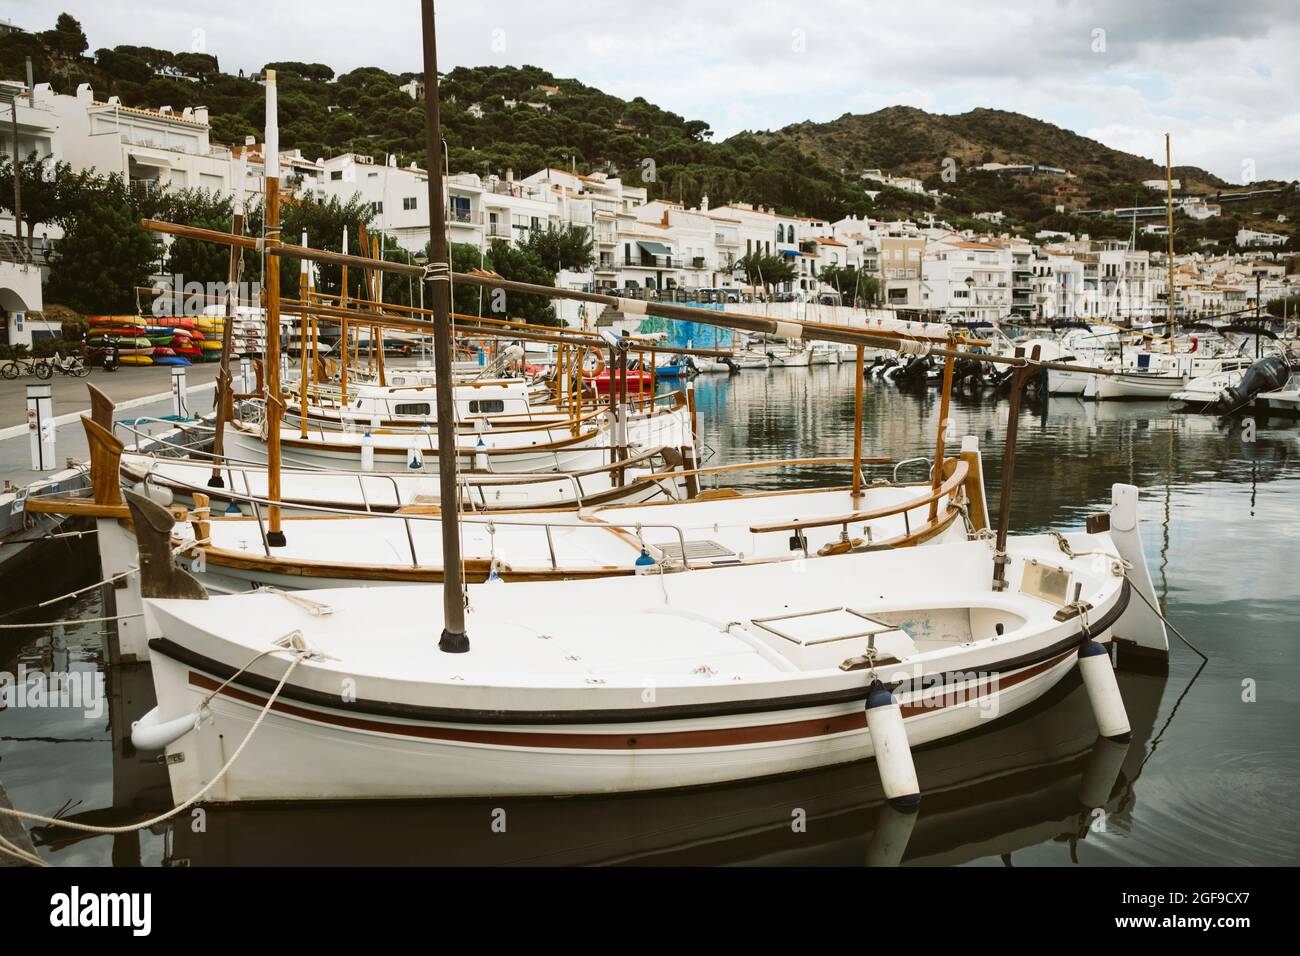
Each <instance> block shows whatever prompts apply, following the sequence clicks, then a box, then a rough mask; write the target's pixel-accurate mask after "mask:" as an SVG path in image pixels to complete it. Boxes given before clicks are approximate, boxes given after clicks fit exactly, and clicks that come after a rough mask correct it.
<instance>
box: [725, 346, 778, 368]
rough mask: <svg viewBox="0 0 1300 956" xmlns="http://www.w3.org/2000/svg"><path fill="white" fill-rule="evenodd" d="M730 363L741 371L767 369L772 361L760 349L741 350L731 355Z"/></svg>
mask: <svg viewBox="0 0 1300 956" xmlns="http://www.w3.org/2000/svg"><path fill="white" fill-rule="evenodd" d="M731 358H732V361H734V362H735V363H736V365H737V366H738V367H739V368H741V369H747V368H750V369H753V368H769V367H771V364H772V360H771V359H769V358H768V357H767V353H766V352H764V351H762V350H760V349H743V350H741V351H739V352H736V353H735V354H734V355H732V357H731Z"/></svg>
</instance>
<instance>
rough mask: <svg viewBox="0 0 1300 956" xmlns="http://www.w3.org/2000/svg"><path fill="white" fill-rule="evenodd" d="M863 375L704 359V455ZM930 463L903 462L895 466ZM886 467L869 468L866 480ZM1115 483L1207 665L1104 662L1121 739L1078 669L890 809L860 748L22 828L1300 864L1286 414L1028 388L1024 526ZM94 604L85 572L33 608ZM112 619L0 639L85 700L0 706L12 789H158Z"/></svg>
mask: <svg viewBox="0 0 1300 956" xmlns="http://www.w3.org/2000/svg"><path fill="white" fill-rule="evenodd" d="M853 386H854V375H853V369H852V367H851V366H849V365H842V366H838V367H836V366H818V367H814V368H812V369H777V370H771V371H753V370H746V371H745V372H743V373H741V374H739V375H733V376H725V375H704V376H701V377H699V378H698V379H697V380H696V386H695V387H696V404H697V408H698V412H699V427H700V432H701V441H702V444H703V446H704V452H705V456H706V461H705V462H704V464H725V463H733V462H740V461H749V460H763V459H774V458H808V457H817V456H840V455H848V454H850V453H851V451H852V447H853V435H852V432H853V420H854V416H853V393H854V387H853ZM1006 414H1007V401H1006V399H1005V398H996V397H994V396H992V395H991V394H988V393H984V394H979V395H960V394H958V395H955V396H954V398H953V403H952V408H951V410H950V415H949V418H950V422H949V428H948V435H949V436H950V445H949V448H950V450H955V447H956V443H957V442H958V441H959V440H960V438H961V437H962V436H965V435H973V436H975V437H977V438H978V439H979V442H980V446H981V448H982V450H983V451H984V453H985V468H986V479H987V483H988V489H989V493H990V498H991V501H992V503H993V504H994V505H996V501H997V494H998V491H999V488H1000V480H1001V477H1000V475H1001V455H1002V450H1003V445H1002V442H1003V437H1004V435H1005V431H1006V428H1005V426H1006ZM938 419H939V400H938V394H937V391H930V392H926V393H922V394H905V393H900V392H898V391H897V390H895V389H894V388H892V387H891V386H888V385H884V384H880V383H875V382H868V383H867V386H866V389H865V416H864V428H865V431H864V441H863V450H864V454H866V455H889V456H892V458H893V460H894V461H895V462H905V461H906V460H907V459H913V458H918V457H919V458H932V457H933V455H934V436H935V431H936V428H937V427H938V426H939V420H938ZM927 467H928V466H927V464H926V463H923V462H912V463H906V464H903V465H902V466H901V467H900V469H899V471H898V477H899V478H900V479H907V480H920V478H921V477H922V476H923V475H924V474H925V470H926V468H927ZM893 469H894V465H892V464H890V465H873V466H870V468H869V469H868V471H867V477H868V480H870V479H872V478H878V477H882V478H888V477H890V476H891V475H892V474H893ZM847 475H848V470H847V468H846V467H836V466H829V465H827V466H818V467H814V468H790V469H781V470H778V469H769V470H761V471H757V472H754V473H752V474H744V473H742V474H740V475H735V476H724V477H725V478H726V479H727V483H728V484H731V485H733V486H737V487H745V488H764V489H772V488H789V487H796V486H800V485H813V484H829V483H841V484H842V483H845V482H846V481H847ZM1115 482H1128V483H1132V484H1135V485H1137V486H1138V487H1139V488H1140V489H1141V495H1142V499H1141V506H1140V514H1141V517H1142V519H1143V526H1142V535H1143V541H1144V545H1145V548H1146V552H1147V560H1148V564H1149V566H1150V569H1151V574H1152V578H1153V579H1154V582H1155V587H1156V593H1157V596H1158V598H1159V600H1160V602H1161V604H1162V606H1163V607H1164V609H1165V611H1166V613H1167V615H1168V617H1169V620H1170V621H1171V622H1172V623H1173V624H1174V625H1175V626H1176V627H1177V628H1178V630H1179V631H1181V633H1182V635H1183V636H1184V637H1185V638H1186V640H1187V641H1189V642H1190V643H1191V644H1193V645H1195V647H1196V648H1198V649H1199V650H1200V651H1201V652H1203V653H1204V654H1205V655H1206V657H1208V662H1203V661H1202V659H1201V657H1200V656H1198V655H1197V653H1196V652H1195V651H1194V650H1192V648H1191V647H1189V646H1188V645H1187V644H1186V643H1184V642H1183V641H1182V640H1180V639H1179V638H1178V637H1176V636H1175V635H1173V634H1172V633H1171V635H1170V643H1171V656H1170V662H1169V670H1168V674H1167V675H1146V674H1133V673H1122V674H1120V687H1121V690H1122V692H1123V694H1124V698H1125V702H1126V705H1127V707H1128V711H1129V717H1130V721H1131V723H1132V726H1133V740H1132V742H1131V743H1130V744H1128V745H1127V746H1124V745H1114V744H1109V743H1108V742H1098V740H1097V737H1096V728H1095V724H1094V722H1093V718H1092V715H1091V712H1090V710H1089V707H1088V703H1087V699H1086V695H1085V693H1084V690H1083V687H1082V685H1081V683H1080V682H1079V680H1078V677H1077V675H1076V676H1071V677H1070V678H1069V679H1067V680H1066V681H1065V682H1063V684H1062V685H1061V686H1059V687H1058V688H1057V689H1056V690H1055V691H1053V692H1052V693H1051V694H1049V695H1047V696H1046V697H1045V698H1043V699H1042V700H1041V701H1040V702H1039V703H1038V704H1036V705H1034V706H1033V707H1030V708H1028V709H1026V710H1025V711H1022V712H1020V713H1018V714H1016V715H1015V716H1013V717H1011V718H1009V719H1007V720H1005V721H999V722H997V723H996V724H995V725H994V726H993V728H992V729H991V730H989V731H982V732H979V733H976V734H973V735H970V736H967V737H965V738H962V739H958V740H954V741H949V742H945V743H943V744H940V745H936V746H931V747H927V748H922V749H920V750H919V751H918V752H917V754H916V764H917V772H918V776H919V778H920V782H921V786H922V790H923V792H924V794H925V796H924V799H923V800H922V804H921V808H920V810H919V812H918V813H917V814H915V815H911V816H905V815H899V814H896V813H894V812H892V811H891V810H890V809H889V808H888V806H887V805H885V804H884V803H883V801H882V797H881V793H880V789H879V783H878V780H877V774H876V773H875V770H874V768H873V767H871V766H870V765H863V764H857V765H849V766H843V767H837V768H833V769H830V770H825V771H819V772H816V773H809V774H801V775H795V776H789V777H783V778H778V779H769V780H760V781H755V782H750V783H746V784H737V785H732V786H724V787H713V788H707V789H702V790H692V791H680V792H670V793H650V794H641V795H630V796H618V797H582V798H568V799H562V800H561V799H529V800H506V801H502V800H494V799H491V798H484V799H475V800H457V801H450V802H441V803H401V804H384V805H382V806H377V805H327V806H317V805H310V806H302V805H298V806H266V807H262V806H258V807H252V808H240V809H237V810H231V809H222V808H220V807H207V808H201V809H199V810H196V811H186V812H184V813H182V814H180V815H179V816H177V817H175V818H173V819H172V820H170V821H168V822H166V823H164V824H159V825H157V826H155V827H154V828H152V829H148V830H145V831H142V832H140V833H131V834H125V835H103V836H101V835H90V834H83V833H75V832H72V831H69V830H63V829H57V828H37V829H36V830H34V831H33V832H32V839H33V842H34V843H35V845H36V847H37V849H38V852H39V853H40V854H41V855H42V856H43V857H44V858H45V859H46V860H47V861H49V862H50V863H52V864H55V865H119V866H135V865H145V866H211V865H276V864H330V865H349V864H398V865H401V864H416V865H427V864H454V865H461V864H468V865H474V864H526V865H528V864H531V865H549V864H640V865H674V864H676V865H682V864H686V865H689V864H742V865H743V864H750V865H763V864H788V865H804V864H808V865H821V864H829V865H855V864H866V863H878V862H902V863H903V864H904V865H935V864H964V865H985V866H1008V865H1014V866H1049V865H1055V866H1070V865H1080V866H1105V865H1118V864H1127V865H1168V866H1197V865H1242V864H1291V865H1295V864H1297V863H1300V807H1297V804H1296V801H1295V800H1294V799H1293V798H1292V795H1293V793H1294V790H1295V786H1296V783H1297V780H1300V743H1298V742H1297V738H1296V734H1295V725H1296V715H1297V713H1298V712H1300V710H1298V708H1300V658H1298V657H1297V656H1296V655H1295V654H1294V653H1292V652H1293V650H1294V648H1295V643H1296V641H1297V638H1300V627H1298V626H1297V621H1300V562H1297V560H1296V551H1295V548H1296V541H1297V540H1300V508H1298V507H1297V505H1296V502H1297V498H1298V497H1300V429H1297V427H1296V425H1295V424H1294V423H1286V422H1270V421H1252V420H1247V421H1236V422H1222V421H1218V420H1216V419H1213V418H1210V417H1204V416H1190V415H1180V414H1176V413H1173V412H1171V411H1169V410H1168V409H1167V408H1166V407H1165V406H1164V405H1163V404H1152V403H1100V404H1098V403H1091V402H1089V403H1084V402H1082V401H1079V400H1077V399H1073V398H1067V399H1051V400H1049V401H1047V402H1046V403H1045V404H1042V403H1038V402H1027V403H1026V404H1025V405H1024V406H1023V408H1022V412H1021V420H1020V429H1019V446H1018V457H1017V464H1016V473H1015V480H1014V496H1013V498H1012V508H1011V528H1012V530H1013V532H1038V531H1043V530H1046V529H1059V530H1074V529H1078V528H1081V527H1082V525H1083V521H1084V518H1085V516H1086V515H1088V514H1092V513H1096V512H1098V511H1101V510H1103V509H1104V508H1105V507H1106V506H1107V505H1108V504H1109V501H1110V487H1111V485H1112V484H1113V483H1115ZM706 486H707V485H706ZM69 547H70V548H71V547H73V546H72V545H69ZM81 547H93V544H91V543H90V542H87V543H86V544H84V545H81ZM72 560H73V557H72V556H70V557H69V561H70V562H71V561H72ZM832 560H833V559H832ZM82 565H83V567H82V569H81V570H80V571H79V576H74V579H73V580H72V581H71V583H70V584H67V585H66V586H62V585H61V587H62V590H68V589H70V588H72V587H77V586H79V585H85V584H89V583H91V582H93V581H94V580H95V577H96V575H95V574H94V573H93V571H91V570H90V569H91V568H93V567H94V562H93V561H90V562H84V561H83V562H82ZM701 573H707V572H701ZM864 583H865V582H864ZM2 584H3V589H4V593H5V594H6V599H5V600H6V610H8V609H9V608H13V607H19V606H22V605H23V604H24V603H30V602H34V601H35V600H38V599H39V594H38V589H37V588H36V587H35V585H34V583H33V582H30V581H8V582H2ZM934 584H935V586H936V587H939V588H941V587H942V582H938V581H936V582H934ZM51 593H56V592H51ZM845 602H846V604H851V603H852V596H851V595H846V597H845ZM102 614H103V610H102V608H101V607H100V604H99V597H98V594H97V592H94V591H92V592H88V593H87V594H86V595H84V596H83V597H81V598H79V599H77V600H76V601H72V602H65V603H64V604H62V605H56V606H54V607H51V608H42V609H39V610H33V611H31V612H29V613H27V615H26V617H27V619H29V620H49V619H52V618H55V617H79V618H80V619H82V620H86V619H91V618H96V617H99V616H101V615H102ZM21 619H22V618H21V617H14V616H9V617H6V618H5V619H4V621H3V622H0V623H6V624H12V623H14V622H15V621H18V620H21ZM107 626H108V625H106V624H105V623H103V622H96V621H87V622H86V623H79V624H72V625H69V626H67V627H64V628H59V629H57V630H55V631H53V632H51V631H50V630H34V629H13V628H9V629H4V630H0V672H4V673H5V674H8V675H14V676H17V675H19V674H21V673H24V672H25V673H28V674H30V673H34V672H38V671H43V672H46V673H51V672H59V673H68V672H70V673H72V674H73V675H78V680H77V683H78V685H79V686H80V687H81V688H83V689H84V690H86V691H87V692H88V695H87V697H86V699H82V700H79V701H78V702H77V703H78V705H79V706H26V705H25V703H26V702H22V704H20V703H19V702H16V701H13V700H10V706H8V707H6V708H5V709H3V710H0V784H3V788H4V790H5V791H7V794H8V797H9V799H10V801H11V802H12V803H13V804H14V805H15V806H17V807H19V808H22V809H27V810H31V811H34V812H37V813H42V814H46V815H52V816H60V817H66V818H69V819H73V820H77V821H80V822H84V823H90V824H95V825H100V826H120V825H125V824H129V823H131V822H133V821H138V820H141V819H144V818H147V817H149V816H152V815H153V814H155V813H159V812H162V811H163V810H166V809H167V808H169V807H170V806H171V802H170V794H169V791H168V787H167V777H166V771H165V769H164V768H163V766H162V765H161V764H160V763H159V762H158V759H157V755H156V754H141V753H136V752H134V751H133V750H132V748H131V746H130V743H129V731H130V721H131V720H135V719H138V718H139V717H140V716H141V715H142V714H143V713H144V712H145V711H146V710H148V709H149V707H150V706H152V693H153V692H152V685H151V682H150V676H149V671H148V667H147V665H141V664H130V665H122V666H111V667H110V666H109V663H108V660H107V658H108V647H107V641H106V636H107V632H106V627H107ZM47 703H48V702H47ZM101 704H102V706H98V705H101ZM338 772H339V773H340V774H346V773H347V772H348V768H347V767H346V766H340V767H339V768H338ZM1090 797H1093V798H1095V799H1090Z"/></svg>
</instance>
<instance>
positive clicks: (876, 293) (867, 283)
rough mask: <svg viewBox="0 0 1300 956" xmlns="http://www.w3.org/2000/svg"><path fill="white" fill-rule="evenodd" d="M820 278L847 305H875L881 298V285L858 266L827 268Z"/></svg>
mask: <svg viewBox="0 0 1300 956" xmlns="http://www.w3.org/2000/svg"><path fill="white" fill-rule="evenodd" d="M818 278H819V279H820V280H821V281H822V282H824V283H825V284H826V285H828V286H830V287H831V288H832V289H834V290H835V291H836V292H838V293H839V294H840V301H841V302H843V303H845V304H846V305H859V306H868V305H874V304H875V303H876V301H877V300H878V299H879V298H880V283H879V282H878V281H877V280H876V277H875V276H870V275H867V274H866V273H865V272H862V271H861V270H859V269H858V267H857V266H833V265H832V266H826V268H824V269H822V271H821V274H820V276H818Z"/></svg>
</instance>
